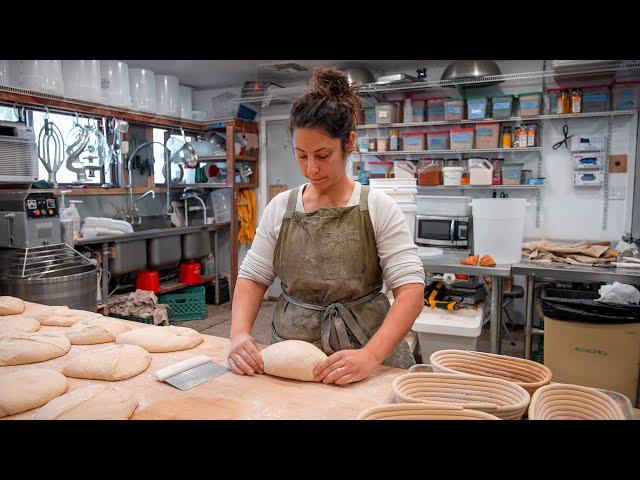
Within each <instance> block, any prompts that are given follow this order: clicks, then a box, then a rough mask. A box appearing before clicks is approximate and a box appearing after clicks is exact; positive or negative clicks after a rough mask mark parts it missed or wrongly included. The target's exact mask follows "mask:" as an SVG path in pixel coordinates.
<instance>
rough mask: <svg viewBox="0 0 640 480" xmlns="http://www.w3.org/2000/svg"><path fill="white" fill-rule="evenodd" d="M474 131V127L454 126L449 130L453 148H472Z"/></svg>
mask: <svg viewBox="0 0 640 480" xmlns="http://www.w3.org/2000/svg"><path fill="white" fill-rule="evenodd" d="M474 133H475V130H474V129H473V128H452V129H451V130H449V136H450V139H451V141H450V144H451V150H471V149H472V148H473V138H474Z"/></svg>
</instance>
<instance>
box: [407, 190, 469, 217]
mask: <svg viewBox="0 0 640 480" xmlns="http://www.w3.org/2000/svg"><path fill="white" fill-rule="evenodd" d="M416 203H417V204H418V215H451V216H455V217H466V216H469V215H471V207H470V206H469V204H470V203H471V197H458V196H456V197H450V196H441V195H437V196H436V195H417V196H416Z"/></svg>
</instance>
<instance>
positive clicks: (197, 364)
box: [155, 355, 231, 391]
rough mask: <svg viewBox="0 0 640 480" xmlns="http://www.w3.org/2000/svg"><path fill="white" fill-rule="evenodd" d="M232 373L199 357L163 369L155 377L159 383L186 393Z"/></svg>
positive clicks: (209, 360)
mask: <svg viewBox="0 0 640 480" xmlns="http://www.w3.org/2000/svg"><path fill="white" fill-rule="evenodd" d="M230 371H231V370H230V369H229V368H227V367H225V366H223V365H220V364H219V363H216V362H214V361H213V360H211V359H210V358H209V357H207V356H206V355H197V356H195V357H191V358H187V359H186V360H182V361H181V362H178V363H174V364H173V365H169V366H168V367H165V368H162V369H160V370H158V371H157V372H156V373H155V376H156V378H157V379H158V380H159V381H161V382H167V383H168V384H169V385H172V386H174V387H176V388H178V389H180V390H182V391H185V390H189V389H190V388H193V387H195V386H197V385H200V384H201V383H204V382H206V381H207V380H211V379H212V378H215V377H218V376H220V375H224V374H225V373H227V372H230Z"/></svg>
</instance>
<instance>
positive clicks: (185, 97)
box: [180, 85, 193, 119]
mask: <svg viewBox="0 0 640 480" xmlns="http://www.w3.org/2000/svg"><path fill="white" fill-rule="evenodd" d="M180 117H181V118H188V119H192V118H193V89H192V88H191V87H186V86H184V85H180Z"/></svg>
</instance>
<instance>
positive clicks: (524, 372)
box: [430, 350, 551, 395]
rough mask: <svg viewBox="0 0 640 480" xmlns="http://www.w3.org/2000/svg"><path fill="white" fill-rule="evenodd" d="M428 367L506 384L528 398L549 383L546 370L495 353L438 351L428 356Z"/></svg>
mask: <svg viewBox="0 0 640 480" xmlns="http://www.w3.org/2000/svg"><path fill="white" fill-rule="evenodd" d="M430 363H431V367H432V368H433V371H434V372H436V373H466V374H469V375H480V376H482V377H492V378H501V379H502V380H508V381H510V382H514V383H517V384H518V385H520V386H521V387H522V388H524V389H525V390H526V391H527V392H529V395H533V393H534V392H535V391H536V390H537V389H538V388H540V387H542V386H543V385H547V384H548V383H549V382H551V370H549V368H548V367H545V366H544V365H542V364H540V363H537V362H534V361H531V360H525V359H523V358H516V357H509V356H506V355H498V354H495V353H485V352H467V351H464V350H439V351H437V352H434V353H432V354H431V357H430Z"/></svg>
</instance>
